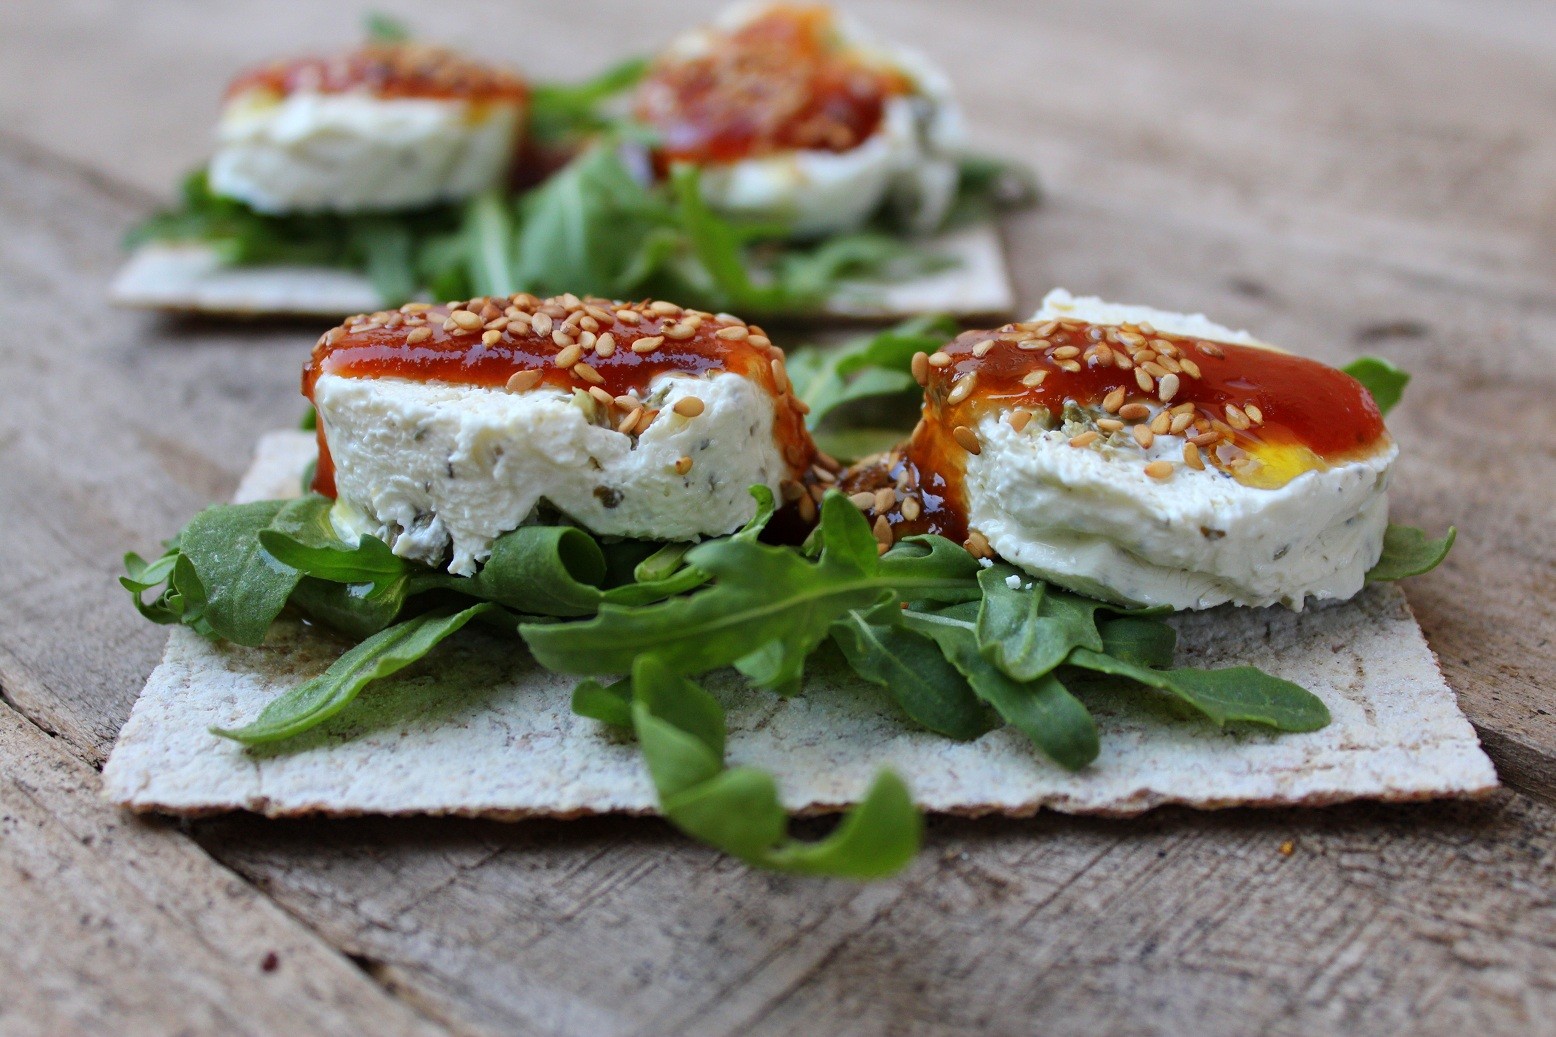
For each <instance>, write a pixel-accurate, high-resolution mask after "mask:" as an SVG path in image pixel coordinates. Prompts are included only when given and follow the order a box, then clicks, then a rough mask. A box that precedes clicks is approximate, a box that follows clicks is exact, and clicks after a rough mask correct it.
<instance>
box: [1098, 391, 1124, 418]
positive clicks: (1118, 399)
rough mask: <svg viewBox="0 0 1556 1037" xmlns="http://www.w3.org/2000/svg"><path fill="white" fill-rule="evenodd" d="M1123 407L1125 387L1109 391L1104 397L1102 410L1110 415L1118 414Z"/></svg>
mask: <svg viewBox="0 0 1556 1037" xmlns="http://www.w3.org/2000/svg"><path fill="white" fill-rule="evenodd" d="M1123 405H1124V387H1123V386H1122V385H1120V386H1117V387H1115V388H1113V389H1111V390H1109V392H1108V394H1107V395H1106V396H1104V397H1102V409H1103V410H1105V411H1107V412H1108V413H1109V414H1117V413H1118V409H1119V408H1120V407H1122V406H1123Z"/></svg>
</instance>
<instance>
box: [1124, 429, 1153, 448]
mask: <svg viewBox="0 0 1556 1037" xmlns="http://www.w3.org/2000/svg"><path fill="white" fill-rule="evenodd" d="M1130 431H1131V432H1132V433H1133V434H1134V437H1135V442H1136V443H1139V444H1140V449H1141V450H1149V449H1151V444H1152V443H1155V442H1156V434H1155V433H1154V432H1152V431H1151V429H1150V427H1149V426H1146V425H1136V426H1135V427H1134V428H1133V429H1131V430H1130Z"/></svg>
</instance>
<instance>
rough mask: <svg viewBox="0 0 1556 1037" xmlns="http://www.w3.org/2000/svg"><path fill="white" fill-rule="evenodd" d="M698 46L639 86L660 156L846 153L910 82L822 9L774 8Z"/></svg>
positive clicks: (709, 159)
mask: <svg viewBox="0 0 1556 1037" xmlns="http://www.w3.org/2000/svg"><path fill="white" fill-rule="evenodd" d="M698 43H699V44H700V46H699V48H698V50H697V52H696V53H694V54H691V55H679V54H671V55H669V56H666V57H664V58H662V59H661V60H660V61H659V63H658V64H657V65H656V66H655V67H654V68H653V69H652V70H651V71H650V73H649V75H648V78H647V79H646V80H644V82H643V84H642V86H641V87H639V89H638V95H637V104H636V111H637V115H638V118H640V119H641V120H643V121H644V122H645V123H647V124H648V125H650V126H653V127H654V128H655V129H657V130H658V131H659V133H660V137H661V140H660V150H659V152H658V158H659V159H660V161H661V162H666V163H668V162H671V161H678V160H680V161H688V162H698V163H715V162H734V161H737V160H739V159H743V158H752V157H757V156H761V155H769V154H772V153H774V152H785V151H796V150H822V151H849V150H851V149H853V148H856V147H858V146H859V145H860V144H861V143H863V142H864V141H865V140H866V139H868V138H869V137H870V136H871V135H873V134H874V133H875V131H876V129H877V128H879V126H880V124H881V119H882V116H883V113H884V111H885V106H886V101H887V100H888V99H889V98H891V97H893V96H895V95H898V94H905V93H909V92H910V91H911V90H912V88H913V85H912V82H911V81H910V80H909V79H908V78H907V77H906V76H905V75H903V74H902V73H901V72H899V71H897V70H896V69H893V68H890V67H888V66H886V65H884V64H882V63H879V62H872V61H870V60H869V58H868V57H867V56H866V55H864V54H861V53H860V52H859V51H857V50H855V49H853V48H850V47H849V46H848V45H847V43H846V41H844V40H843V39H842V38H841V37H840V36H839V33H838V29H837V25H836V22H835V19H834V16H833V13H832V11H831V10H830V9H828V8H826V7H821V6H806V5H786V4H776V5H774V6H772V7H770V8H767V9H766V10H765V11H763V12H762V13H760V14H758V15H757V16H756V17H755V18H753V19H752V20H750V21H747V22H745V23H743V24H741V25H739V26H737V27H735V28H732V29H728V30H711V29H710V30H705V31H704V33H703V34H702V36H701V38H699V40H698Z"/></svg>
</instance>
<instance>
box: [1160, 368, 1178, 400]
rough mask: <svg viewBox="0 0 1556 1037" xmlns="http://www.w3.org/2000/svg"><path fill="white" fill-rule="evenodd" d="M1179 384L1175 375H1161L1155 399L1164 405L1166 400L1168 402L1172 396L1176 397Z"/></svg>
mask: <svg viewBox="0 0 1556 1037" xmlns="http://www.w3.org/2000/svg"><path fill="white" fill-rule="evenodd" d="M1179 384H1180V383H1179V381H1178V376H1177V375H1175V374H1165V375H1163V376H1162V380H1161V382H1160V383H1159V384H1158V386H1157V392H1156V395H1157V397H1158V398H1159V399H1160V400H1161V401H1162V402H1163V403H1166V402H1167V401H1168V400H1170V399H1172V398H1173V397H1174V396H1176V395H1178V386H1179Z"/></svg>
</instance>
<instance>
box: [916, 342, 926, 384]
mask: <svg viewBox="0 0 1556 1037" xmlns="http://www.w3.org/2000/svg"><path fill="white" fill-rule="evenodd" d="M912 366H913V380H914V381H915V382H917V383H918V384H920V385H927V384H928V383H929V354H928V353H925V352H924V351H923V350H922V349H921V350H919V351H918V352H917V353H914V354H913V365H912Z"/></svg>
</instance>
